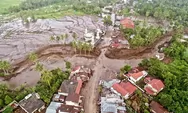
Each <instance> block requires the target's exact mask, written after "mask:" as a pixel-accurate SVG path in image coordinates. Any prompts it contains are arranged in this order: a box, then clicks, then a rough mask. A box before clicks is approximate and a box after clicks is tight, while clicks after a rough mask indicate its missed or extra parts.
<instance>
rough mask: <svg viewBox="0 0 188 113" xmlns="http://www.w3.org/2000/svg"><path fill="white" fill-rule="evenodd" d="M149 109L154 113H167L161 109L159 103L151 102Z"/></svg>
mask: <svg viewBox="0 0 188 113" xmlns="http://www.w3.org/2000/svg"><path fill="white" fill-rule="evenodd" d="M150 107H151V109H152V111H153V112H155V113H169V112H168V111H167V110H166V109H165V108H163V106H162V105H160V104H159V103H157V102H155V101H152V102H151V103H150Z"/></svg>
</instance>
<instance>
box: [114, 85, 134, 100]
mask: <svg viewBox="0 0 188 113" xmlns="http://www.w3.org/2000/svg"><path fill="white" fill-rule="evenodd" d="M111 89H112V91H113V92H115V93H117V94H119V95H121V96H123V97H124V98H125V99H127V98H129V96H130V95H132V94H133V93H134V92H135V90H136V89H137V88H136V87H135V86H134V85H132V84H131V83H130V82H127V83H125V82H121V83H115V84H113V86H112V88H111Z"/></svg>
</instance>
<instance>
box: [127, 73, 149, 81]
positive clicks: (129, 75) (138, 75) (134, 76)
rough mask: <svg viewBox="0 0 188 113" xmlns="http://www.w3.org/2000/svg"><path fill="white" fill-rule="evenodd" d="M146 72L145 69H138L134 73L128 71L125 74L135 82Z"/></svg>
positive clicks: (145, 74)
mask: <svg viewBox="0 0 188 113" xmlns="http://www.w3.org/2000/svg"><path fill="white" fill-rule="evenodd" d="M147 74H148V73H147V72H146V71H139V72H136V73H128V74H126V75H125V76H127V77H128V78H129V79H130V80H131V81H133V82H137V81H139V80H140V79H141V78H142V77H145V76H147Z"/></svg>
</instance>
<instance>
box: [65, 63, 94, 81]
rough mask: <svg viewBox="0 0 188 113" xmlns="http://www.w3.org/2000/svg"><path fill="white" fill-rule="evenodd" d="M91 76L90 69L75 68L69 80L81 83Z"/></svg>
mask: <svg viewBox="0 0 188 113" xmlns="http://www.w3.org/2000/svg"><path fill="white" fill-rule="evenodd" d="M91 76H92V70H91V69H90V68H87V67H84V66H76V67H75V68H74V69H73V70H72V71H71V74H70V76H69V79H71V80H77V81H78V80H82V82H86V81H88V80H89V79H90V77H91Z"/></svg>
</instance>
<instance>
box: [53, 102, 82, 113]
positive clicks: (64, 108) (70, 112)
mask: <svg viewBox="0 0 188 113" xmlns="http://www.w3.org/2000/svg"><path fill="white" fill-rule="evenodd" d="M81 110H82V108H81V107H78V106H70V105H65V104H62V105H61V106H60V107H59V108H58V109H57V112H58V111H60V112H63V113H65V112H66V113H80V112H81ZM58 113H59V112H58Z"/></svg>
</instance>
